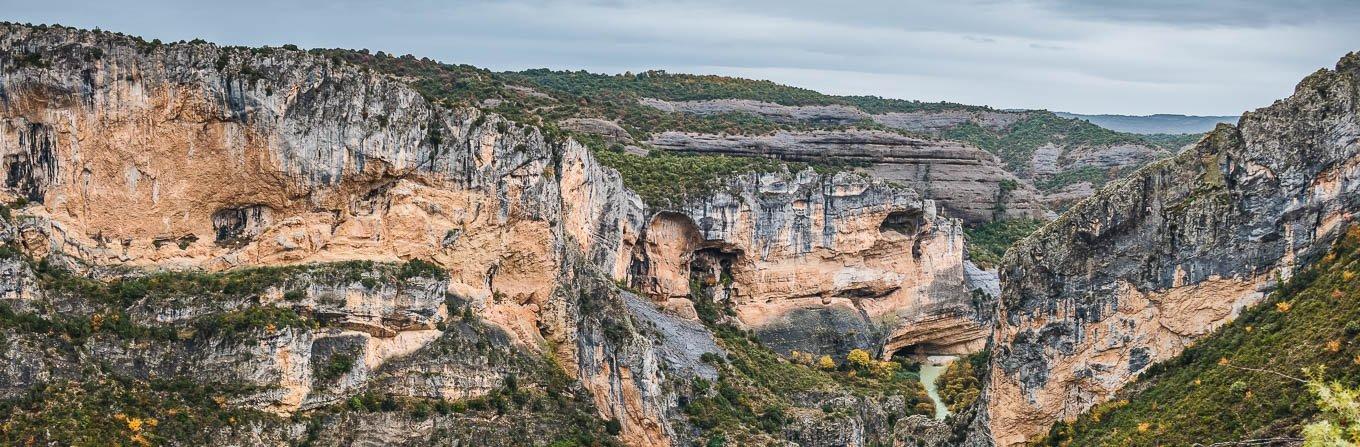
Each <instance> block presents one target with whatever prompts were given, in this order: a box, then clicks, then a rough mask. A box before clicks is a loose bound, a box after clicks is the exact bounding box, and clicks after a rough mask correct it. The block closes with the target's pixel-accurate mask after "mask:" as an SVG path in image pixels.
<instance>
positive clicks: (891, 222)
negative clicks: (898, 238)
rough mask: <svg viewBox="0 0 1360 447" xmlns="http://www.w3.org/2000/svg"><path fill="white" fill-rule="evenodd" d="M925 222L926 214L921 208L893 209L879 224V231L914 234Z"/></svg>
mask: <svg viewBox="0 0 1360 447" xmlns="http://www.w3.org/2000/svg"><path fill="white" fill-rule="evenodd" d="M924 224H925V214H924V213H922V212H921V211H920V210H910V211H893V212H891V213H888V217H885V218H883V223H880V224H879V225H878V231H879V232H885V233H886V232H889V231H892V232H896V233H901V234H903V235H907V236H912V235H915V234H916V233H917V232H918V231H920V229H921V226H922V225H924Z"/></svg>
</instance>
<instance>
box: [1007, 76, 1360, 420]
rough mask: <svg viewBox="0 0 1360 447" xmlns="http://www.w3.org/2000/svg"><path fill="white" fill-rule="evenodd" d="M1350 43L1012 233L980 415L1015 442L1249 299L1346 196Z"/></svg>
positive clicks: (1316, 234) (1355, 129) (1297, 259)
mask: <svg viewBox="0 0 1360 447" xmlns="http://www.w3.org/2000/svg"><path fill="white" fill-rule="evenodd" d="M1357 92H1360V55H1357V54H1351V55H1348V56H1346V57H1345V58H1343V59H1342V60H1341V61H1340V62H1339V63H1338V64H1337V66H1336V69H1335V70H1321V71H1319V72H1317V73H1315V74H1313V75H1311V76H1309V77H1308V78H1306V79H1304V80H1303V81H1302V82H1301V83H1300V84H1299V85H1298V87H1297V88H1296V89H1295V92H1294V94H1293V96H1291V97H1289V98H1287V99H1284V100H1281V101H1277V102H1276V103H1275V104H1273V105H1271V106H1269V107H1266V108H1262V109H1259V110H1256V111H1253V112H1248V113H1246V114H1244V115H1243V116H1242V119H1241V121H1240V122H1239V123H1238V124H1237V126H1235V127H1234V126H1229V125H1221V126H1219V128H1218V129H1216V130H1215V131H1214V132H1212V133H1211V134H1210V135H1209V136H1208V137H1207V138H1206V139H1204V140H1203V141H1201V142H1200V143H1199V144H1197V145H1195V146H1194V147H1193V148H1192V149H1190V150H1187V151H1185V152H1183V153H1181V154H1180V155H1178V156H1176V157H1175V158H1173V159H1170V160H1166V161H1163V162H1159V163H1156V164H1154V165H1151V166H1149V167H1147V168H1145V169H1142V170H1140V171H1139V172H1138V173H1136V174H1135V175H1132V176H1131V177H1129V178H1128V179H1126V180H1123V181H1120V182H1118V183H1116V184H1114V185H1111V186H1109V187H1107V188H1105V189H1104V190H1102V191H1100V192H1098V193H1097V194H1096V195H1095V196H1094V197H1092V198H1091V199H1089V200H1086V201H1084V202H1082V203H1080V204H1079V205H1077V206H1075V207H1073V208H1072V209H1071V210H1070V211H1068V212H1067V213H1065V214H1064V215H1063V216H1062V217H1061V218H1059V219H1058V220H1057V221H1055V222H1053V223H1051V224H1050V225H1048V226H1046V227H1045V228H1044V229H1043V230H1041V231H1040V232H1038V233H1036V234H1035V235H1033V236H1031V237H1029V238H1028V239H1026V240H1025V241H1023V242H1022V243H1020V244H1018V245H1017V246H1015V247H1013V248H1012V249H1011V251H1010V252H1009V253H1008V254H1007V257H1006V259H1005V261H1004V262H1003V266H1002V268H1001V276H1002V287H1003V290H1002V295H1001V303H1000V305H999V308H998V309H997V329H996V332H995V334H994V336H993V343H994V345H995V347H994V357H993V359H994V361H993V372H992V378H991V381H990V385H989V389H988V390H987V392H986V397H985V399H986V400H987V407H986V410H987V414H986V415H985V417H983V418H981V419H980V420H981V421H984V422H986V424H987V425H988V426H989V428H990V433H991V435H992V437H993V438H994V439H995V441H996V444H998V445H1017V444H1020V443H1023V442H1024V441H1025V440H1026V439H1027V438H1029V437H1032V436H1034V435H1036V434H1038V433H1041V432H1043V431H1046V430H1047V428H1048V426H1049V425H1050V424H1051V423H1052V422H1054V421H1056V420H1059V419H1070V418H1073V417H1075V416H1076V415H1078V414H1080V413H1082V412H1084V411H1086V410H1087V409H1089V408H1091V406H1092V405H1094V404H1096V403H1099V402H1101V401H1102V400H1104V399H1106V398H1108V397H1109V396H1110V395H1111V393H1113V392H1114V391H1116V390H1118V389H1119V388H1120V387H1121V386H1123V385H1124V384H1126V383H1128V382H1129V381H1130V380H1131V379H1132V378H1133V377H1134V376H1136V375H1137V374H1138V373H1139V372H1140V371H1141V370H1143V369H1144V368H1146V367H1147V366H1148V365H1150V364H1152V363H1154V362H1157V361H1160V360H1164V359H1167V358H1169V357H1171V356H1173V355H1175V354H1177V353H1179V352H1180V351H1181V350H1183V349H1184V348H1185V347H1186V346H1187V345H1188V344H1190V343H1193V342H1194V341H1195V340H1196V338H1198V337H1200V336H1202V335H1204V334H1206V333H1208V332H1210V331H1211V330H1212V329H1214V328H1215V327H1217V326H1218V325H1221V324H1223V323H1225V322H1227V321H1231V320H1232V319H1234V318H1235V317H1236V316H1237V315H1238V314H1239V312H1240V311H1241V310H1242V309H1243V308H1244V307H1245V306H1249V305H1252V304H1253V303H1256V302H1258V301H1259V300H1260V299H1261V298H1262V296H1263V292H1264V291H1266V290H1267V289H1268V288H1270V287H1271V286H1272V285H1273V284H1274V283H1275V282H1276V280H1277V279H1278V278H1285V277H1288V276H1289V275H1290V274H1291V273H1292V272H1294V271H1295V270H1296V269H1297V268H1298V267H1299V266H1301V265H1304V264H1307V263H1310V262H1312V261H1313V260H1314V259H1315V258H1317V257H1318V255H1319V253H1321V252H1323V251H1325V250H1326V249H1327V248H1328V247H1329V245H1330V243H1331V242H1332V241H1333V240H1334V239H1336V238H1337V237H1338V236H1339V235H1341V234H1342V233H1343V232H1344V230H1345V229H1346V227H1347V226H1349V225H1350V224H1351V223H1352V220H1353V218H1354V213H1355V212H1356V211H1357V210H1360V194H1356V189H1357V188H1360V168H1357V167H1360V117H1357V112H1360V101H1357V97H1358V96H1357Z"/></svg>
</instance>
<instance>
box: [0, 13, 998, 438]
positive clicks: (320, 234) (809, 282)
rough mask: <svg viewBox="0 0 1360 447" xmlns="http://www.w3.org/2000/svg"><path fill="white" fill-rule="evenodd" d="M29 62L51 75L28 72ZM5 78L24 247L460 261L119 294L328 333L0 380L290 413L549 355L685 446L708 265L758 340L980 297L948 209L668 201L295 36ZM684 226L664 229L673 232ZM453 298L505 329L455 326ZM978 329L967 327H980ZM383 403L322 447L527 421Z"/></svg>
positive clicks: (770, 185) (153, 263) (10, 230)
mask: <svg viewBox="0 0 1360 447" xmlns="http://www.w3.org/2000/svg"><path fill="white" fill-rule="evenodd" d="M32 54H36V55H38V56H37V57H38V58H40V60H41V63H36V64H30V63H28V62H21V61H29V60H32V57H31V56H30V55H32ZM0 70H4V71H3V73H4V76H3V77H0V168H2V169H0V172H3V173H5V177H6V178H5V191H6V193H7V194H9V195H10V196H11V197H15V196H23V197H27V198H28V199H29V200H30V201H31V203H30V204H29V205H27V206H25V207H23V208H22V209H18V210H15V211H16V213H22V214H23V215H24V218H23V219H19V220H17V221H16V223H15V224H13V225H10V224H8V223H7V224H6V225H4V228H3V233H4V235H5V237H6V243H7V244H12V245H13V246H15V247H17V248H18V249H19V250H20V251H22V252H23V253H24V254H26V255H28V256H32V257H34V258H35V259H48V260H51V261H52V262H54V263H59V264H69V265H70V266H71V267H73V268H76V269H77V272H78V273H85V274H91V275H93V274H95V272H97V271H100V270H101V269H105V268H106V267H108V266H118V267H120V268H121V267H130V268H143V269H149V270H156V269H167V268H174V269H200V270H210V271H216V270H229V269H235V268H241V267H256V266H276V265H296V264H307V263H332V262H336V261H349V260H365V261H399V260H410V259H423V260H428V261H430V262H433V263H435V264H436V265H438V266H439V267H441V268H442V269H443V270H445V271H446V272H447V273H448V275H449V279H448V280H447V281H442V280H441V281H438V282H433V283H431V282H420V281H415V282H413V283H412V284H411V287H408V288H404V289H400V290H397V289H392V288H389V287H388V286H387V285H371V284H364V282H363V281H360V282H359V283H358V285H356V284H355V283H354V282H353V281H351V280H349V279H343V278H330V277H324V276H317V277H307V278H301V279H298V280H296V282H294V283H291V284H289V285H287V286H286V287H281V288H278V289H277V290H271V291H270V292H269V293H266V294H263V295H260V296H252V297H248V298H241V299H240V300H238V301H232V302H220V303H211V302H201V301H202V300H199V301H193V300H190V301H189V302H186V303H182V304H183V305H180V306H175V307H157V306H151V305H147V306H142V307H137V306H134V307H132V308H129V309H127V311H128V312H129V314H130V315H133V316H134V317H135V318H137V319H138V321H140V322H145V323H147V324H162V325H174V324H181V323H183V322H185V321H189V320H191V319H193V318H197V317H201V316H203V315H206V314H211V313H214V312H223V311H228V310H232V309H238V310H239V309H243V308H246V307H249V306H261V305H273V306H287V307H288V308H291V309H296V310H297V311H298V312H307V313H310V314H312V315H315V316H316V317H317V319H318V320H322V321H325V322H326V324H325V326H324V327H321V328H314V329H310V328H309V329H297V328H283V329H279V330H277V331H276V332H263V333H252V334H250V335H249V336H248V337H245V338H244V339H209V340H207V341H195V342H184V343H162V344H155V343H150V344H146V345H141V344H138V345H134V346H130V345H127V344H126V343H124V342H123V341H120V340H117V339H113V340H100V339H98V338H96V342H94V343H92V344H90V345H88V346H86V347H83V348H81V349H84V350H80V349H78V350H76V351H65V352H68V353H70V354H68V355H65V356H62V355H56V356H43V355H39V354H38V353H39V352H46V351H50V350H51V349H52V348H53V345H52V344H51V343H56V342H58V341H56V340H51V339H47V338H43V337H33V336H26V337H14V338H12V339H10V340H11V342H10V343H8V344H6V346H5V352H4V354H3V355H4V356H5V358H6V359H9V360H10V363H9V364H8V365H7V366H6V369H5V370H4V374H5V376H4V378H3V380H4V381H5V383H3V384H0V385H3V389H4V392H6V393H16V394H17V393H20V392H22V390H24V389H27V388H29V387H31V386H33V385H34V384H37V383H40V382H42V381H45V380H49V379H52V378H59V377H61V376H62V375H63V374H68V375H69V374H75V373H77V372H78V371H79V369H80V368H79V365H81V364H83V363H85V362H87V361H88V360H89V359H90V358H108V359H111V360H112V361H113V364H114V365H122V366H115V368H120V369H119V371H121V372H122V373H126V374H129V375H131V376H134V377H149V376H150V375H152V374H154V375H156V376H160V377H185V378H190V379H195V380H202V381H206V382H208V383H225V382H231V383H245V384H249V385H251V386H258V387H260V389H261V391H259V392H258V393H256V394H252V395H250V396H248V397H246V398H243V399H241V400H240V401H239V402H232V404H233V405H241V406H246V407H250V408H258V409H265V410H268V411H274V412H278V413H288V412H294V411H305V410H307V409H311V408H317V407H321V406H326V405H330V404H334V403H337V402H341V401H343V400H344V399H347V398H350V397H353V396H355V395H356V394H357V393H360V392H363V391H364V390H368V389H372V388H374V387H381V388H382V389H384V390H386V392H388V393H391V394H392V395H395V396H405V397H434V398H448V399H464V398H470V397H477V396H481V395H484V394H486V393H488V392H490V391H491V390H494V389H497V388H499V387H502V386H503V385H504V381H505V380H506V377H508V376H509V375H512V374H517V373H518V372H522V371H521V369H523V368H526V366H524V364H523V363H522V362H519V363H517V362H514V361H507V359H511V358H516V357H515V356H536V355H545V356H550V357H551V358H552V359H553V361H554V362H555V363H557V364H560V365H561V367H562V368H563V369H564V370H565V371H566V372H567V373H568V374H569V375H570V376H571V377H572V378H573V379H575V380H576V381H577V382H578V383H579V384H580V385H581V386H583V387H584V388H585V389H586V390H589V391H590V399H593V401H594V402H593V403H594V404H595V407H596V409H597V410H598V412H599V416H600V417H601V418H604V419H613V420H617V421H618V422H619V424H620V427H621V429H622V431H621V433H620V437H621V438H622V439H623V440H624V441H625V442H627V443H629V444H632V445H670V444H672V443H677V444H685V443H687V441H688V438H687V437H688V436H690V434H688V432H687V431H686V430H677V429H676V428H675V426H674V424H672V423H671V422H672V421H674V420H677V419H676V417H675V415H676V412H677V411H678V402H679V399H680V397H681V396H680V394H679V393H681V391H679V389H680V388H687V387H678V386H676V384H677V383H679V384H686V383H689V381H690V379H691V378H693V377H695V376H698V377H711V376H712V374H713V371H712V369H711V367H709V366H706V365H704V364H702V362H696V360H695V359H696V356H699V355H702V354H703V353H706V352H712V353H715V354H716V355H721V353H720V352H718V350H716V349H711V348H716V345H715V344H714V343H713V342H712V338H711V335H709V334H707V333H706V332H705V331H704V330H702V327H701V326H700V325H698V324H697V323H695V322H694V321H692V320H690V319H688V318H685V317H688V316H691V315H693V313H692V312H693V309H692V306H687V305H686V303H685V301H684V300H685V298H686V295H687V293H686V290H687V289H686V288H687V287H688V285H689V284H690V282H691V281H696V280H697V281H712V282H717V283H721V282H722V275H723V274H724V268H727V269H730V271H731V280H732V281H731V282H730V284H731V285H733V286H734V287H733V288H732V290H730V291H729V293H728V294H727V296H729V297H730V298H729V301H730V302H731V303H732V304H733V305H734V306H735V307H736V308H737V309H738V313H739V315H740V316H741V317H740V318H741V320H742V322H744V323H746V324H748V325H749V327H751V328H755V329H757V331H759V330H760V328H762V327H764V326H765V322H767V321H770V320H771V319H774V318H781V317H783V316H784V315H786V314H788V312H789V311H791V310H793V309H800V310H803V311H810V312H827V311H830V310H831V309H841V308H844V307H846V306H849V307H850V308H853V309H856V310H857V312H859V315H857V316H856V317H857V318H858V320H857V321H858V322H857V323H856V324H859V325H862V327H864V328H865V331H866V332H865V333H866V334H868V333H870V332H873V334H874V337H876V338H875V339H876V340H884V339H887V340H890V339H892V338H893V337H895V335H894V334H896V333H898V332H900V331H910V330H913V329H912V328H913V327H915V326H913V325H914V324H916V322H919V321H929V322H932V323H931V324H935V323H934V322H936V321H938V315H935V314H933V313H932V312H934V310H935V309H943V308H951V307H949V306H941V305H940V303H956V302H960V300H967V299H968V298H967V297H968V293H967V292H968V289H967V288H966V287H964V286H963V281H964V280H963V267H962V265H961V262H962V244H961V239H960V238H961V234H960V232H959V230H958V228H957V222H956V221H954V220H951V219H949V218H946V217H943V216H940V215H938V214H937V213H936V211H935V208H934V205H933V203H932V202H931V201H930V200H927V199H923V198H922V197H921V196H920V195H919V194H918V193H916V192H914V191H912V190H911V189H909V188H903V187H900V186H892V185H889V184H887V183H884V182H881V181H870V180H867V179H864V178H861V177H858V176H853V175H845V174H842V175H840V176H835V177H831V176H820V175H817V174H816V173H815V172H813V171H811V170H809V171H805V172H799V173H782V174H769V175H762V176H746V177H743V178H739V179H733V181H732V182H731V184H730V185H729V188H727V189H726V190H724V192H722V193H719V194H717V195H715V196H713V197H710V198H706V199H703V200H699V201H696V202H694V203H691V204H689V205H687V206H686V207H684V208H683V209H677V210H670V211H668V212H657V211H658V210H649V209H647V208H646V207H645V206H644V205H643V203H642V202H641V200H639V199H638V197H637V196H636V195H635V194H633V193H632V192H630V191H628V190H627V189H626V188H625V187H624V186H623V183H622V181H621V180H620V177H619V175H618V173H617V172H615V171H613V170H612V169H608V168H606V167H603V166H601V165H599V164H598V163H597V162H596V161H595V160H594V158H593V157H592V156H591V155H590V153H589V151H588V150H587V149H586V148H584V147H583V146H581V145H579V144H576V143H575V142H571V141H546V140H545V139H544V137H543V134H542V133H541V132H539V130H538V129H535V128H532V127H526V126H521V125H518V124H516V123H512V122H509V121H506V120H505V119H503V118H501V117H498V116H496V115H492V114H485V113H483V112H481V111H479V110H475V109H448V108H444V107H441V106H437V105H433V104H430V103H428V102H427V101H425V100H424V99H423V98H422V97H421V96H420V95H419V94H417V93H416V92H415V91H414V90H412V89H410V88H409V87H407V86H406V85H404V84H402V83H401V81H400V80H397V79H392V78H388V77H384V76H380V75H376V74H374V73H373V72H371V71H366V70H362V69H360V68H358V67H355V66H351V65H348V64H344V63H337V62H335V61H333V60H331V59H329V58H325V57H319V56H313V55H309V54H307V53H305V52H301V51H295V50H286V49H267V50H258V51H251V50H247V49H229V48H219V47H217V46H214V45H211V44H200V43H189V44H174V45H151V44H149V43H144V42H139V41H136V40H133V39H132V38H128V37H124V36H119V35H114V34H110V33H95V32H87V31H78V30H71V29H64V28H46V29H39V28H33V27H26V26H19V25H0ZM965 152H967V149H965ZM673 220H674V221H676V222H675V225H672V226H671V227H672V228H674V229H675V230H674V231H672V230H667V229H665V228H663V227H665V225H664V224H660V222H671V221H673ZM687 225H688V229H685V228H686V226H687ZM667 247H668V248H667ZM667 250H670V251H667ZM696 259H699V260H700V261H701V262H699V263H697V264H696V263H695V262H694V261H695V260H696ZM724 261H728V262H729V264H727V265H726V267H724V264H723V262H724ZM133 271H135V270H133ZM0 272H5V270H3V269H0ZM8 272H9V273H7V274H9V275H11V276H12V277H13V279H14V281H13V282H10V283H6V287H8V288H4V289H0V291H3V292H4V294H3V296H4V299H6V300H9V301H12V302H14V303H17V304H16V305H17V306H22V305H23V304H22V303H25V302H37V301H34V300H38V301H41V300H48V301H46V302H50V303H65V304H60V305H61V306H65V307H79V306H77V305H76V304H73V303H78V302H77V301H69V298H70V297H54V298H51V299H49V298H48V297H46V295H45V292H44V291H43V290H41V289H40V288H34V287H32V286H30V285H28V284H30V283H31V282H30V281H29V279H28V278H30V277H28V276H24V274H22V273H21V272H18V271H16V270H14V269H10V270H8ZM127 272H128V271H127V270H124V271H123V273H121V274H126V273H127ZM696 272H699V274H698V275H696ZM0 274H2V273H0ZM615 281H618V282H629V283H633V284H645V285H648V287H646V288H645V289H646V291H647V292H648V295H649V296H652V297H655V298H659V299H662V300H664V302H662V303H659V304H661V308H663V309H676V311H675V312H670V311H660V310H658V309H657V308H654V307H648V306H652V303H646V302H643V301H642V300H639V299H636V298H635V297H631V296H630V295H629V294H627V293H625V292H622V291H621V290H620V289H619V287H618V286H617V285H616V284H615ZM11 285H12V286H11ZM292 292H300V293H301V295H298V294H297V293H292ZM455 299H456V301H457V302H459V303H461V304H459V305H460V306H467V307H468V308H470V309H471V313H472V314H473V316H474V318H475V319H476V320H479V321H480V320H484V321H486V322H488V323H490V324H492V325H494V330H491V331H483V330H481V329H479V327H480V326H476V325H472V324H471V323H469V322H466V321H463V317H461V316H460V317H458V318H451V317H450V315H451V311H454V310H453V309H449V308H448V307H449V306H448V304H447V303H448V302H449V300H455ZM915 306H923V307H920V308H917V307H915ZM686 310H688V311H689V312H688V313H687V312H685V311H686ZM459 312H461V310H459ZM677 315H680V316H677ZM950 315H954V314H950ZM950 318H953V317H952V316H951V317H950ZM976 318H977V317H976V315H974V314H964V315H961V316H959V317H958V319H957V320H956V321H955V322H956V323H958V324H960V325H973V326H976V325H978V324H980V323H978V322H977V321H975V319H976ZM649 331H656V332H649ZM875 331H876V332H875ZM856 346H861V345H856ZM862 346H865V347H875V346H874V345H872V344H866V345H862ZM828 353H829V354H830V352H828ZM337 355H345V356H352V357H354V358H355V360H356V361H354V362H353V363H352V367H351V368H349V369H348V370H346V371H342V372H340V373H339V374H338V376H336V377H330V378H325V379H324V380H323V379H321V378H319V377H316V375H315V374H314V368H313V366H314V365H317V364H323V363H325V362H328V361H329V359H331V358H334V357H335V356H337ZM186 359H187V360H186ZM517 368H518V369H517ZM213 381H220V382H213ZM375 417H376V418H377V419H363V420H342V421H328V422H326V423H327V424H330V423H338V424H342V425H346V426H354V427H360V429H357V430H356V431H355V432H354V433H355V434H354V435H353V437H345V436H349V435H338V434H337V435H335V436H339V438H325V437H323V439H322V440H321V441H323V442H321V444H346V443H350V442H358V443H362V442H373V443H394V444H399V443H415V444H419V443H421V442H422V440H427V439H428V436H434V435H430V433H436V434H437V433H443V432H444V431H441V430H439V429H437V428H435V427H448V426H449V425H447V424H453V425H457V424H464V425H463V427H467V430H463V431H458V430H454V431H456V432H458V436H460V437H455V438H454V439H477V438H476V436H486V435H488V434H496V433H499V434H501V435H505V434H506V433H509V432H506V431H504V430H503V429H504V425H505V424H504V423H502V424H500V425H496V424H491V425H492V427H488V426H484V425H479V423H473V422H469V421H466V420H458V419H456V418H453V419H441V418H432V419H425V420H420V421H415V420H410V419H403V420H402V421H395V420H392V421H388V420H385V419H382V418H386V417H389V416H381V417H377V416H375ZM545 423H550V422H549V421H537V420H535V421H528V422H526V424H530V425H533V424H545ZM498 427H499V428H498ZM856 427H859V428H857V430H860V433H859V434H857V435H853V436H857V437H859V438H868V437H876V436H882V435H884V434H885V433H889V431H884V430H888V428H886V425H885V424H860V425H857V426H856ZM273 429H277V430H282V431H281V432H280V431H273V432H271V431H269V430H266V428H263V427H262V428H260V429H259V430H256V431H254V432H252V433H251V434H250V435H248V436H246V435H241V436H243V437H242V438H235V439H228V440H224V442H223V444H250V443H251V441H243V440H242V439H248V440H263V441H262V442H274V441H270V440H278V439H288V440H292V441H296V440H298V439H299V437H300V436H303V435H304V433H302V430H300V429H299V428H298V427H292V426H286V427H282V428H279V427H275V428H273ZM431 429H433V430H434V431H433V432H431V431H429V430H431ZM498 430H500V431H498ZM224 436H228V435H224ZM800 439H801V438H800ZM809 439H812V438H809Z"/></svg>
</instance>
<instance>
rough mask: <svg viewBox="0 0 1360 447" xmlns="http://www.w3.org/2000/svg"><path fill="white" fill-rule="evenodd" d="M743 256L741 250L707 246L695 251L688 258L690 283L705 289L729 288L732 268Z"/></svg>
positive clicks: (731, 279)
mask: <svg viewBox="0 0 1360 447" xmlns="http://www.w3.org/2000/svg"><path fill="white" fill-rule="evenodd" d="M742 255H743V253H742V250H741V249H738V248H735V247H727V246H707V247H702V248H700V249H698V250H695V251H694V253H693V254H692V255H691V256H690V261H689V277H690V282H692V283H695V284H698V285H700V286H703V287H705V288H707V287H713V286H717V285H722V286H724V287H727V286H731V285H732V281H733V276H732V266H733V265H735V264H736V263H737V262H738V261H739V260H740V259H741V256H742Z"/></svg>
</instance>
